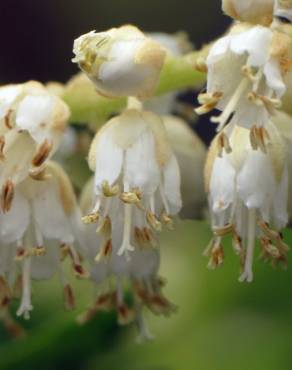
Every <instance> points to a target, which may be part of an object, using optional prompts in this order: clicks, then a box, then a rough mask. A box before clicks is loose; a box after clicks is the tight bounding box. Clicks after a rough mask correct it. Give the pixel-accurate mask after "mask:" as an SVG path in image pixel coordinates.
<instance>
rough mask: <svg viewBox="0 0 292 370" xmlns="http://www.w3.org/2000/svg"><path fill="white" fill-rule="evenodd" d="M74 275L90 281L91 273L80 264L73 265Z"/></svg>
mask: <svg viewBox="0 0 292 370" xmlns="http://www.w3.org/2000/svg"><path fill="white" fill-rule="evenodd" d="M73 270H74V274H75V276H76V277H77V278H78V279H88V278H89V272H88V271H87V270H86V269H85V268H84V267H83V266H82V265H81V264H79V263H73Z"/></svg>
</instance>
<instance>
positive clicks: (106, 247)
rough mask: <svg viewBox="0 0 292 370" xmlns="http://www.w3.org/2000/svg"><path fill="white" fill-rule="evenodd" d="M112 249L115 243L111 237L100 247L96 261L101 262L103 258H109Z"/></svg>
mask: <svg viewBox="0 0 292 370" xmlns="http://www.w3.org/2000/svg"><path fill="white" fill-rule="evenodd" d="M112 251H113V244H112V240H111V239H109V240H107V241H106V242H105V243H104V244H103V246H102V247H101V248H100V251H99V253H98V255H97V256H96V257H95V261H96V262H100V261H103V260H108V259H109V258H110V257H111V255H112Z"/></svg>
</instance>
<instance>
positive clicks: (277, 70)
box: [197, 24, 292, 152]
mask: <svg viewBox="0 0 292 370" xmlns="http://www.w3.org/2000/svg"><path fill="white" fill-rule="evenodd" d="M291 45H292V44H291V39H290V37H289V36H288V35H287V34H286V33H284V32H280V31H279V30H274V29H272V28H267V27H263V26H253V27H250V26H247V25H242V24H239V25H236V26H234V27H233V29H232V30H231V32H230V34H228V35H227V36H225V37H223V38H221V39H219V40H218V41H217V42H215V44H214V45H213V47H212V48H211V50H210V53H209V56H208V59H207V66H208V81H207V92H206V93H202V94H201V95H200V96H199V102H200V103H201V104H202V106H201V107H200V108H199V109H197V113H206V112H209V111H211V110H212V109H214V108H217V109H219V110H220V111H222V113H221V114H220V115H219V116H218V117H213V118H212V121H213V122H214V123H218V131H221V130H222V129H223V128H224V126H225V125H227V124H228V123H229V125H228V127H227V128H226V129H225V132H223V133H222V135H221V140H222V143H223V145H224V149H225V150H226V151H227V152H228V151H229V150H230V147H229V145H228V140H226V137H228V136H229V134H230V132H231V131H232V128H233V127H234V126H235V125H238V126H241V127H245V128H248V129H250V130H251V131H250V135H251V142H252V145H253V148H254V149H257V148H260V149H262V150H263V151H265V147H266V144H267V142H268V141H269V138H268V136H267V132H266V129H265V126H266V125H267V124H268V123H269V120H270V116H271V115H273V114H274V113H275V111H276V109H277V108H279V107H280V106H281V98H282V96H283V94H284V93H285V91H286V85H285V81H284V78H285V75H286V74H287V72H288V71H289V70H290V63H289V60H290V59H289V55H290V53H291Z"/></svg>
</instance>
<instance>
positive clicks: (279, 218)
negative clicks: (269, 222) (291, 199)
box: [273, 168, 289, 230]
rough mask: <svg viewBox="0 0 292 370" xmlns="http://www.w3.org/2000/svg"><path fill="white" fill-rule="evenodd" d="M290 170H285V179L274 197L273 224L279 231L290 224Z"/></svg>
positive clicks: (283, 178)
mask: <svg viewBox="0 0 292 370" xmlns="http://www.w3.org/2000/svg"><path fill="white" fill-rule="evenodd" d="M288 187H289V178H288V169H287V168H285V169H284V173H283V177H282V180H281V182H280V184H279V185H278V186H277V189H276V193H275V195H274V204H273V222H274V227H275V228H276V229H278V230H280V229H283V228H284V227H286V226H287V224H288V219H289V217H288V207H287V205H288Z"/></svg>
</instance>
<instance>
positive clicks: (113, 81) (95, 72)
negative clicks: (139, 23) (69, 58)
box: [73, 25, 166, 98]
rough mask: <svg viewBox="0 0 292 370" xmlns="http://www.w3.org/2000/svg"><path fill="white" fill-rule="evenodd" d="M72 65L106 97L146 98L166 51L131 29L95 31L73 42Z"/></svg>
mask: <svg viewBox="0 0 292 370" xmlns="http://www.w3.org/2000/svg"><path fill="white" fill-rule="evenodd" d="M73 52H74V54H75V58H74V59H73V62H75V63H78V65H79V67H80V68H81V70H82V71H83V72H85V73H86V74H87V76H88V77H89V78H90V79H91V80H92V81H93V83H94V84H95V86H96V88H97V90H98V92H100V93H101V94H102V95H105V96H109V97H121V96H137V97H139V98H145V97H149V96H151V95H152V94H153V91H154V89H155V87H156V84H157V82H158V79H159V75H160V71H161V68H162V66H163V63H164V58H165V54H166V53H165V50H164V48H163V47H161V46H160V45H159V43H157V42H156V41H154V40H152V39H151V38H148V37H146V36H145V35H144V34H143V33H142V32H141V31H140V30H139V29H138V28H136V27H134V26H129V25H127V26H122V27H120V28H112V29H110V30H108V31H106V32H100V33H96V32H94V31H92V32H89V33H87V34H85V35H82V36H80V37H79V38H78V39H76V40H75V42H74V49H73Z"/></svg>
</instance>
